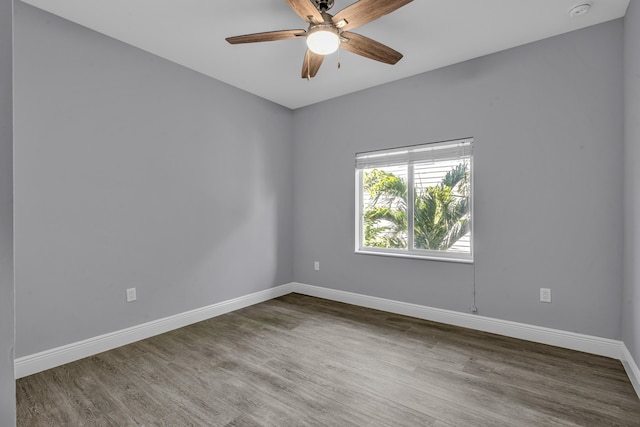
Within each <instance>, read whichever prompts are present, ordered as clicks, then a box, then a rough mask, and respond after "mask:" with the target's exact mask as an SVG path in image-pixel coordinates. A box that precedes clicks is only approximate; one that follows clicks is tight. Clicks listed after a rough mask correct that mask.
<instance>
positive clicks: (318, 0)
mask: <svg viewBox="0 0 640 427" xmlns="http://www.w3.org/2000/svg"><path fill="white" fill-rule="evenodd" d="M334 3H335V0H313V4H314V5H315V6H316V8H317V9H318V10H319V11H320V12H326V11H327V10H329V9H331V8H332V7H333V4H334Z"/></svg>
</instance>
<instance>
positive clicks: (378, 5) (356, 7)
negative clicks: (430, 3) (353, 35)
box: [333, 0, 413, 31]
mask: <svg viewBox="0 0 640 427" xmlns="http://www.w3.org/2000/svg"><path fill="white" fill-rule="evenodd" d="M412 1H413V0H360V1H357V2H355V3H353V4H352V5H350V6H347V7H345V8H344V9H342V10H341V11H340V12H338V13H336V15H335V16H334V17H333V22H335V23H336V25H338V26H339V28H340V29H341V30H344V31H346V30H352V29H354V28H357V27H360V26H362V25H364V24H366V23H367V22H371V21H374V20H376V19H378V18H380V17H381V16H384V15H387V14H389V13H391V12H393V11H394V10H396V9H399V8H401V7H402V6H404V5H405V4H407V3H411V2H412ZM341 21H345V22H346V24H345V25H343V26H340V22H341Z"/></svg>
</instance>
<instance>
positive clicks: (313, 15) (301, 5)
mask: <svg viewBox="0 0 640 427" xmlns="http://www.w3.org/2000/svg"><path fill="white" fill-rule="evenodd" d="M287 3H289V7H291V9H293V11H294V12H295V13H296V14H297V15H298V16H299V17H300V18H302V19H304V20H305V21H306V22H308V23H310V24H322V23H323V22H324V18H323V17H322V14H321V13H320V11H319V10H318V9H317V8H316V7H315V6H314V5H313V3H311V0H287Z"/></svg>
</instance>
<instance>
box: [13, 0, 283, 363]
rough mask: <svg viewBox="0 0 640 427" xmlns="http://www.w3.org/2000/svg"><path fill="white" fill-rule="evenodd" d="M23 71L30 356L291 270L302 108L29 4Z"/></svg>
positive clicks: (21, 309) (22, 317)
mask: <svg viewBox="0 0 640 427" xmlns="http://www.w3.org/2000/svg"><path fill="white" fill-rule="evenodd" d="M15 69H16V79H15V118H16V121H15V141H16V151H15V194H16V199H15V216H16V223H15V243H16V313H17V318H16V327H17V332H16V356H17V357H20V356H24V355H28V354H33V353H35V352H39V351H42V350H46V349H51V348H54V347H56V346H60V345H64V344H68V343H72V342H76V341H78V340H82V339H86V338H90V337H95V336H97V335H100V334H103V333H107V332H111V331H116V330H119V329H122V328H126V327H129V326H133V325H137V324H140V323H143V322H148V321H152V320H155V319H158V318H162V317H165V316H170V315H174V314H177V313H181V312H184V311H187V310H190V309H194V308H199V307H202V306H205V305H208V304H213V303H216V302H219V301H223V300H228V299H230V298H234V297H238V296H242V295H246V294H249V293H252V292H256V291H260V290H263V289H267V288H270V287H273V286H276V285H280V284H283V283H288V282H290V281H291V280H292V276H293V266H292V259H293V254H292V243H293V240H292V222H293V219H292V195H293V189H292V185H291V176H292V163H291V119H292V113H291V111H290V110H288V109H285V108H282V107H279V106H277V105H275V104H273V103H270V102H268V101H265V100H262V99H260V98H257V97H255V96H253V95H250V94H247V93H246V92H242V91H240V90H238V89H235V88H232V87H230V86H228V85H225V84H223V83H220V82H218V81H215V80H213V79H210V78H207V77H205V76H202V75H200V74H197V73H194V72H192V71H189V70H187V69H185V68H183V67H180V66H178V65H175V64H173V63H170V62H167V61H165V60H163V59H160V58H158V57H156V56H153V55H151V54H148V53H145V52H143V51H140V50H138V49H135V48H133V47H130V46H128V45H125V44H123V43H120V42H118V41H115V40H113V39H110V38H108V37H105V36H103V35H100V34H98V33H95V32H93V31H90V30H87V29H86V28H84V27H81V26H79V25H76V24H73V23H70V22H68V21H65V20H63V19H60V18H58V17H55V16H54V15H51V14H48V13H46V12H43V11H41V10H38V9H36V8H33V7H31V6H27V5H25V4H23V3H19V2H18V4H17V5H16V16H15ZM129 287H136V288H137V293H138V300H137V301H136V302H134V303H129V304H127V303H126V302H125V289H126V288H129Z"/></svg>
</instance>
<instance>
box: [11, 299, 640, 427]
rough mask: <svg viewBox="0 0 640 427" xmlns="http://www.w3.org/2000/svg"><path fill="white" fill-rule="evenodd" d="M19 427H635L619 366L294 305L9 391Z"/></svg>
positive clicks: (300, 302)
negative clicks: (14, 402)
mask: <svg viewBox="0 0 640 427" xmlns="http://www.w3.org/2000/svg"><path fill="white" fill-rule="evenodd" d="M16 394H17V418H18V425H19V426H34V427H37V426H74V427H75V426H102V425H104V426H189V425H193V426H229V427H241V426H274V427H275V426H277V427H283V426H285V427H286V426H291V427H293V426H295V427H298V426H400V427H402V426H407V427H413V426H433V427H451V426H461V425H464V426H520V425H522V426H592V425H605V426H607V425H619V426H640V400H639V399H638V397H637V396H636V395H635V392H634V390H633V387H632V386H631V383H630V382H629V379H628V378H627V376H626V374H625V372H624V369H623V368H622V365H621V364H620V362H619V361H616V360H612V359H608V358H604V357H599V356H593V355H589V354H585V353H580V352H575V351H570V350H565V349H560V348H556V347H550V346H545V345H541V344H536V343H531V342H526V341H521V340H516V339H511V338H507V337H502V336H497V335H492V334H487V333H483V332H479V331H473V330H468V329H464V328H458V327H454V326H450V325H443V324H438V323H434V322H429V321H425V320H421V319H415V318H410V317H406V316H399V315H395V314H391V313H385V312H382V311H377V310H370V309H366V308H362V307H354V306H351V305H348V304H342V303H336V302H332V301H327V300H322V299H318V298H313V297H308V296H302V295H297V294H289V295H285V296H283V297H280V298H277V299H274V300H271V301H267V302H265V303H262V304H257V305H255V306H251V307H247V308H244V309H242V310H238V311H235V312H232V313H228V314H226V315H223V316H219V317H216V318H213V319H209V320H206V321H203V322H200V323H197V324H194V325H190V326H187V327H185V328H181V329H178V330H175V331H171V332H169V333H166V334H163V335H160V336H157V337H153V338H150V339H146V340H142V341H139V342H136V343H133V344H131V345H128V346H124V347H121V348H118V349H114V350H111V351H108V352H105V353H101V354H99V355H95V356H92V357H88V358H86V359H82V360H79V361H77V362H74V363H70V364H68V365H64V366H61V367H58V368H55V369H52V370H49V371H45V372H41V373H38V374H35V375H32V376H29V377H26V378H22V379H20V380H18V381H17V383H16Z"/></svg>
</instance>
